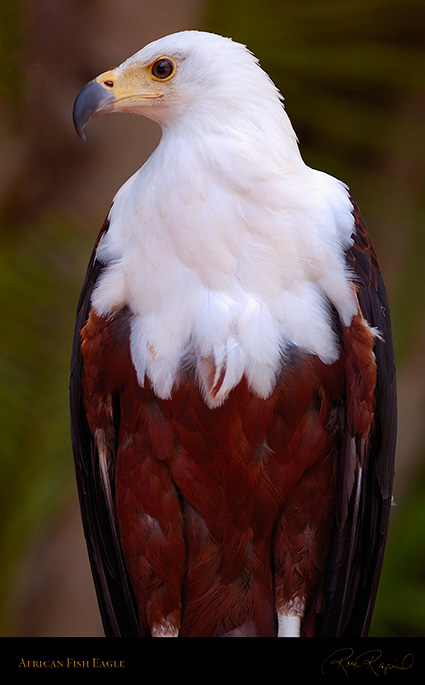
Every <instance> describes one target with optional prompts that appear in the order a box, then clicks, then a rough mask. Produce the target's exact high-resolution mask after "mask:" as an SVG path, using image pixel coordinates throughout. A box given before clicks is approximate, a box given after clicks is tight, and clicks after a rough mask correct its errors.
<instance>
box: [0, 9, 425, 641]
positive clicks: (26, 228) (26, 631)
mask: <svg viewBox="0 0 425 685" xmlns="http://www.w3.org/2000/svg"><path fill="white" fill-rule="evenodd" d="M185 28H200V29H206V30H212V31H215V32H217V33H221V34H223V35H228V36H232V37H233V38H234V39H235V40H238V41H240V42H243V43H245V44H247V45H248V47H249V48H250V49H251V50H252V51H253V52H254V53H255V54H256V55H257V56H258V57H259V58H260V61H261V64H262V66H263V68H264V69H265V70H266V71H268V72H269V73H270V75H271V76H272V78H273V80H274V81H275V83H276V84H277V85H278V87H279V88H280V89H281V91H282V93H283V94H284V96H285V101H286V108H287V111H288V113H289V115H290V117H291V119H292V121H293V124H294V127H295V129H296V131H297V133H298V137H299V140H300V145H301V150H302V153H303V156H304V159H305V161H306V162H307V163H308V164H310V165H311V166H314V167H316V168H320V169H323V170H325V171H327V172H328V173H331V174H333V175H335V176H338V177H339V178H341V179H342V180H344V181H345V182H347V183H348V184H349V186H350V188H351V191H352V193H353V195H354V196H355V197H356V199H357V201H358V202H359V204H360V206H361V207H362V211H363V213H364V215H365V218H366V220H367V222H368V225H369V228H370V231H371V234H372V237H373V240H374V243H375V246H376V248H377V251H378V255H379V258H380V262H381V267H382V270H383V273H384V277H385V280H386V283H387V289H388V293H389V297H390V303H391V305H392V319H393V328H394V339H395V348H396V355H397V364H398V387H399V407H400V408H399V443H398V452H397V468H396V486H395V500H396V506H395V507H394V509H393V518H392V523H391V528H390V537H389V541H388V547H387V556H386V560H385V564H384V571H383V575H382V582H381V586H380V591H379V594H378V601H377V605H376V611H375V616H374V621H373V624H372V631H371V634H372V635H379V636H423V635H425V537H424V534H423V531H424V528H425V468H424V464H425V459H424V457H425V421H424V410H425V382H424V379H425V358H424V354H423V350H424V345H425V324H424V321H425V317H424V306H425V279H424V277H423V271H424V255H425V155H424V151H425V144H424V116H425V3H424V2H423V0H403V1H398V2H397V1H396V0H367V2H366V1H365V0H324V1H323V2H317V1H316V0H303V1H302V2H297V1H296V0H292V1H289V0H288V1H286V2H285V1H283V2H278V1H273V0H261V1H260V0H245V1H244V2H239V1H238V0H212V1H209V2H208V1H207V0H204V1H202V0H178V1H176V2H173V3H171V2H165V0H157V1H156V2H151V1H149V0H121V2H119V3H118V2H113V1H112V0H87V1H86V2H82V0H56V1H54V0H15V1H14V2H13V3H12V2H9V1H8V0H0V41H1V42H0V68H1V73H2V79H1V80H0V105H1V108H0V138H1V148H0V150H1V152H0V312H1V324H2V325H1V329H2V333H1V348H0V351H1V354H0V364H1V366H0V420H1V422H2V423H1V430H0V450H1V451H0V457H1V462H0V468H1V481H0V488H1V490H0V503H1V521H2V525H1V533H0V554H1V567H0V634H1V635H5V636H51V635H58V636H67V635H96V634H99V635H100V634H101V629H100V625H99V622H98V616H97V609H96V605H95V601H94V596H93V589H92V585H91V579H90V575H89V571H88V565H87V560H86V555H85V549H84V543H83V540H82V532H81V527H80V523H79V515H78V511H77V505H76V492H75V484H74V473H73V463H72V455H71V449H70V438H69V423H68V396H67V388H68V367H69V354H70V344H71V338H72V330H73V320H74V312H75V307H76V302H77V298H78V294H79V289H80V286H81V284H82V281H83V278H84V272H85V267H86V263H87V261H88V258H89V254H90V252H91V248H92V245H93V242H94V239H95V236H96V234H97V230H98V228H99V227H100V224H101V222H102V220H103V217H104V215H105V214H106V212H107V210H108V207H109V203H110V200H111V198H112V196H113V194H114V193H115V191H116V190H117V189H118V187H119V186H120V185H121V184H122V182H123V181H124V180H125V179H126V178H127V177H128V176H129V175H130V174H131V173H132V172H133V171H134V170H135V169H136V168H137V167H138V166H140V164H141V163H142V162H143V161H144V159H145V158H146V156H147V155H148V154H149V152H150V150H151V149H153V147H154V146H155V144H156V141H157V140H158V131H157V130H156V128H155V127H153V126H152V125H151V124H150V123H149V122H144V121H142V120H138V119H137V118H136V117H134V118H132V117H130V118H128V119H126V120H125V121H124V123H123V120H121V121H119V120H118V119H116V118H115V117H111V118H106V117H105V120H103V119H102V121H99V123H98V122H96V126H94V127H93V128H90V129H89V131H88V133H89V143H88V145H86V146H83V145H82V144H81V143H80V141H79V140H78V138H77V137H76V135H75V133H74V131H73V130H72V123H71V110H72V103H73V99H74V97H75V95H76V94H77V92H78V90H79V89H80V87H81V85H82V84H83V83H85V82H86V81H87V80H89V79H90V78H92V77H93V76H95V75H96V74H98V73H100V72H102V71H104V70H105V69H107V68H110V67H112V66H115V65H116V64H118V63H120V62H121V61H122V60H123V59H124V58H125V57H127V56H129V55H130V54H132V53H133V52H135V51H136V50H138V49H139V48H140V47H141V46H142V45H143V44H145V43H146V42H149V41H150V40H152V39H154V38H156V37H159V36H160V35H163V34H165V33H170V32H172V31H177V30H182V29H185ZM231 68H232V65H231V64H229V69H231ZM112 120H114V121H112Z"/></svg>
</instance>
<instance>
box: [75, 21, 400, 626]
mask: <svg viewBox="0 0 425 685" xmlns="http://www.w3.org/2000/svg"><path fill="white" fill-rule="evenodd" d="M107 112H134V113H137V114H142V115H144V116H146V117H148V118H150V119H153V120H154V121H156V122H157V123H158V124H159V125H160V126H161V128H162V138H161V140H160V143H159V145H158V146H157V148H156V149H155V151H154V152H153V154H152V155H151V157H150V158H149V159H148V161H147V162H146V163H145V164H144V165H143V166H142V168H141V169H139V171H137V172H136V173H135V174H134V175H133V176H132V177H131V178H130V179H129V180H128V181H127V182H126V183H125V184H124V185H123V186H122V188H121V189H120V190H119V191H118V193H117V195H116V196H115V198H114V200H113V204H112V207H111V209H110V212H109V214H108V217H107V219H106V221H105V224H104V226H103V228H102V230H101V232H100V234H99V237H98V240H97V243H96V246H95V249H94V252H93V255H92V258H91V261H90V263H89V267H88V271H87V275H86V279H85V282H84V285H83V289H82V293H81V298H80V302H79V306H78V313H77V322H76V328H75V337H74V346H73V352H72V368H71V387H70V398H71V421H72V437H73V449H74V455H75V465H76V474H77V482H78V488H79V497H80V505H81V512H82V519H83V524H84V529H85V536H86V540H87V546H88V551H89V557H90V562H91V568H92V572H93V577H94V582H95V586H96V591H97V596H98V601H99V606H100V610H101V614H102V618H103V624H104V630H105V633H106V635H108V636H138V635H140V636H181V637H185V636H198V637H208V636H216V637H220V636H235V637H238V636H241V637H242V636H264V637H267V636H276V635H279V636H287V635H289V636H295V635H301V636H325V635H328V636H340V635H350V636H357V635H366V634H367V631H368V628H369V624H370V620H371V614H372V609H373V606H374V601H375V596H376V591H377V585H378V580H379V575H380V571H381V565H382V558H383V552H384V546H385V539H386V534H387V527H388V518H389V511H390V503H391V491H392V480H393V468H394V467H393V460H394V445H395V430H396V428H395V426H396V419H395V407H396V401H395V372H394V360H393V350H392V341H391V329H390V315H389V310H388V304H387V298H386V294H385V289H384V285H383V283H382V279H381V275H380V271H379V267H378V264H377V260H376V256H375V252H374V250H373V247H372V245H371V243H370V239H369V235H368V232H367V229H366V226H365V224H364V221H363V219H362V217H361V215H360V212H359V209H358V207H357V206H356V204H355V203H354V202H353V200H352V198H351V197H350V194H349V192H348V190H347V188H346V186H345V185H344V184H343V183H341V182H340V181H338V180H336V179H335V178H332V177H330V176H328V175H326V174H324V173H322V172H320V171H316V170H313V169H311V168H309V167H308V166H307V165H306V164H305V163H304V161H303V160H302V158H301V156H300V153H299V149H298V143H297V139H296V135H295V133H294V131H293V128H292V126H291V123H290V121H289V119H288V116H287V114H286V112H285V109H284V107H283V104H282V98H281V97H280V95H279V93H278V91H277V89H276V87H275V86H274V85H273V83H272V82H271V80H270V79H269V77H268V76H267V74H265V73H264V71H263V70H262V69H261V68H260V66H259V64H258V61H257V60H256V59H255V57H254V56H253V55H252V54H251V53H250V52H249V51H248V50H247V49H246V48H245V47H244V46H242V45H240V44H237V43H235V42H233V41H231V40H230V39H227V38H222V37H220V36H217V35H213V34H209V33H204V32H197V31H183V32H181V33H177V34H174V35H171V36H167V37H164V38H161V39H160V40H157V41H155V42H153V43H151V44H149V45H148V46H146V47H145V48H143V49H142V50H140V52H138V53H136V54H135V55H134V56H133V57H130V58H129V59H128V60H126V61H125V62H124V63H123V64H122V65H121V66H119V67H118V68H117V69H114V70H112V71H108V72H106V73H104V74H102V75H101V76H98V77H97V78H96V79H94V80H93V81H91V82H90V83H88V84H87V85H86V86H85V87H84V88H83V89H82V91H81V92H80V94H79V95H78V97H77V99H76V102H75V106H74V122H75V126H76V129H77V131H78V132H79V134H80V136H81V137H83V138H84V137H85V134H84V126H85V124H86V123H87V121H88V120H89V118H90V117H92V116H93V115H95V114H98V113H107Z"/></svg>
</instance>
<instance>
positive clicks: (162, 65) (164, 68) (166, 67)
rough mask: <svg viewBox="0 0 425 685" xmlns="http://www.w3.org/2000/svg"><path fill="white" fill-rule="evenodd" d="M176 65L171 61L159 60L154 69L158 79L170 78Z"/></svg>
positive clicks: (153, 72)
mask: <svg viewBox="0 0 425 685" xmlns="http://www.w3.org/2000/svg"><path fill="white" fill-rule="evenodd" d="M173 69H174V65H173V63H172V61H171V60H170V59H159V60H158V61H157V62H155V64H154V65H153V67H152V74H153V75H154V76H155V77H156V78H168V77H169V76H170V75H171V74H172V73H173Z"/></svg>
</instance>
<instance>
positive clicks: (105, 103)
mask: <svg viewBox="0 0 425 685" xmlns="http://www.w3.org/2000/svg"><path fill="white" fill-rule="evenodd" d="M114 102H115V95H114V93H112V92H111V91H108V90H106V89H105V88H104V87H103V86H102V85H101V84H100V83H99V82H98V80H97V79H93V80H92V81H89V83H86V85H85V86H84V88H83V89H82V90H80V92H79V94H78V95H77V97H76V100H75V102H74V109H73V113H72V116H73V120H74V126H75V130H76V131H77V133H78V135H79V136H80V138H81V140H83V141H84V142H86V140H87V137H86V134H85V131H84V129H85V126H86V124H87V123H88V121H89V119H91V118H92V117H93V116H94V115H95V114H104V113H105V114H106V113H108V112H112V110H113V108H114Z"/></svg>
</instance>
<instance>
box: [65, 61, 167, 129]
mask: <svg viewBox="0 0 425 685" xmlns="http://www.w3.org/2000/svg"><path fill="white" fill-rule="evenodd" d="M162 95H163V93H162V91H161V90H159V89H158V84H157V83H156V82H155V81H154V80H152V79H151V78H150V76H149V73H148V70H147V68H146V67H143V66H140V65H139V64H137V63H130V64H128V63H124V64H123V65H121V66H120V67H118V68H117V69H112V70H111V71H106V72H105V73H103V74H101V75H100V76H98V77H97V78H95V79H93V80H92V81H89V83H87V84H86V85H85V86H84V88H83V89H82V90H81V91H80V93H79V94H78V95H77V98H76V100H75V103H74V111H73V118H74V126H75V128H76V131H77V133H78V135H79V136H80V138H81V139H82V140H84V141H85V140H86V134H85V131H84V128H85V126H86V124H87V122H88V121H89V119H91V117H93V116H94V115H95V114H107V113H109V112H137V113H141V111H142V110H141V108H142V109H143V113H146V105H147V104H148V103H153V102H154V101H156V100H158V99H161V98H162Z"/></svg>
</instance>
